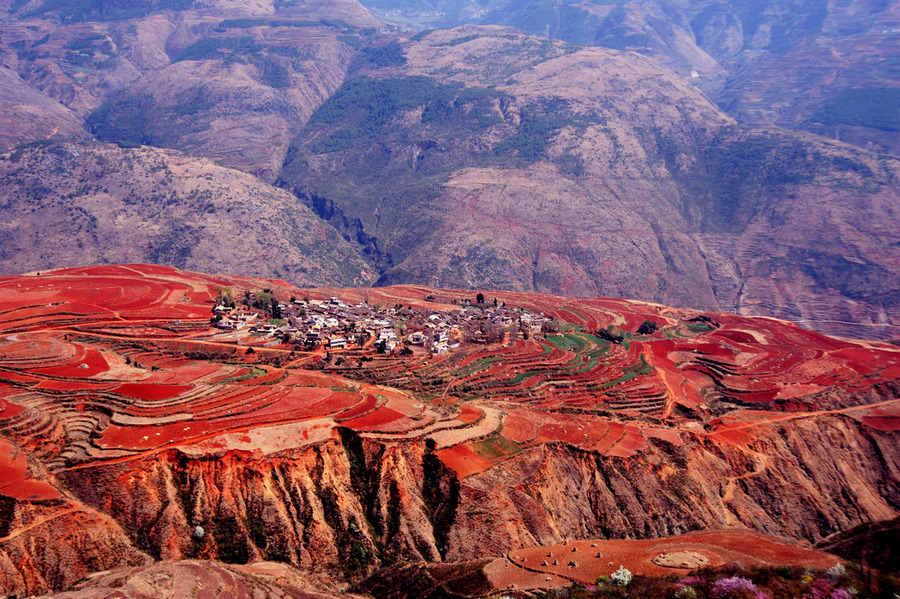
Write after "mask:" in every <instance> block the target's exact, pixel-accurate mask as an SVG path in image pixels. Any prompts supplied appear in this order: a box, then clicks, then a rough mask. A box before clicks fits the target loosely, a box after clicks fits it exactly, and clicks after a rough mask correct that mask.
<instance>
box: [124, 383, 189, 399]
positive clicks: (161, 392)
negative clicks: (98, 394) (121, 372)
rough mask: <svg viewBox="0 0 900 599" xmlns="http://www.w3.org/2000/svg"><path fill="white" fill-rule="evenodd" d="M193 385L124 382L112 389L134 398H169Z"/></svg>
mask: <svg viewBox="0 0 900 599" xmlns="http://www.w3.org/2000/svg"><path fill="white" fill-rule="evenodd" d="M193 388H194V386H193V385H160V384H152V383H125V384H124V385H120V386H118V387H116V388H115V389H113V392H114V393H118V394H119V395H127V396H128V397H134V398H136V399H150V400H152V399H170V398H172V397H176V396H178V395H181V394H182V393H185V392H187V391H190V390H191V389H193Z"/></svg>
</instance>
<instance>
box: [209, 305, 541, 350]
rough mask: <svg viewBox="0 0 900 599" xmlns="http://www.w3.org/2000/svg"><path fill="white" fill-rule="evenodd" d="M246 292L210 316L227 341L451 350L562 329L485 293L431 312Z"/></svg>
mask: <svg viewBox="0 0 900 599" xmlns="http://www.w3.org/2000/svg"><path fill="white" fill-rule="evenodd" d="M260 295H263V296H264V299H263V301H260V300H259V298H258V297H252V298H251V297H250V296H245V298H244V299H245V300H246V301H245V303H244V305H237V304H236V303H235V302H234V301H230V302H229V301H227V300H225V301H222V302H221V303H219V304H218V305H216V306H215V308H214V309H213V314H214V316H213V317H212V318H211V319H210V323H211V325H212V326H213V327H215V328H216V329H218V330H219V331H220V333H219V334H218V335H216V338H217V339H218V340H220V341H231V342H234V343H237V344H239V345H250V346H253V345H262V346H273V345H290V346H292V347H293V348H295V349H297V350H302V351H309V352H316V351H326V352H332V351H336V350H345V351H346V350H364V351H372V352H375V353H379V354H395V355H409V354H412V353H426V354H447V353H450V352H452V351H453V350H455V349H458V348H459V347H461V346H462V345H465V344H475V345H486V344H491V343H500V342H503V341H506V340H509V339H511V338H512V339H515V338H525V339H527V338H529V336H531V335H534V334H537V333H541V332H555V331H556V330H557V329H558V325H557V323H556V322H555V321H554V320H553V318H552V317H551V316H545V315H544V314H542V313H541V314H538V313H534V312H530V311H527V310H524V309H521V308H518V307H511V306H506V305H505V304H504V303H503V302H498V301H497V300H496V299H495V300H493V301H492V302H485V300H484V296H483V295H482V294H481V293H479V294H477V296H476V297H475V298H474V299H473V301H468V300H465V301H463V302H462V303H461V304H460V305H459V307H458V308H455V309H452V310H448V309H434V310H429V309H426V308H422V307H414V306H403V305H399V304H398V305H395V306H392V307H384V306H373V305H369V304H367V303H357V304H347V303H344V302H343V301H342V300H341V299H340V298H338V297H331V298H329V299H327V300H319V299H310V298H302V299H298V298H291V299H290V300H289V301H287V302H278V301H277V300H275V299H274V298H272V297H269V296H268V294H265V293H263V294H260Z"/></svg>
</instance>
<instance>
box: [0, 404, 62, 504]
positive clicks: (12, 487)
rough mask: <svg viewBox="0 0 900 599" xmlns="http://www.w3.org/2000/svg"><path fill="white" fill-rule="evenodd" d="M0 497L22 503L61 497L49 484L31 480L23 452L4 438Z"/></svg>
mask: <svg viewBox="0 0 900 599" xmlns="http://www.w3.org/2000/svg"><path fill="white" fill-rule="evenodd" d="M0 401H2V400H0ZM0 495H6V496H7V497H12V498H14V499H19V500H24V501H40V500H47V499H58V498H60V497H61V495H60V493H59V491H58V490H56V488H54V487H53V486H52V485H50V484H49V483H47V482H45V481H42V480H36V479H34V478H32V476H31V474H30V473H29V472H28V463H27V460H26V457H25V452H23V451H22V450H20V449H19V448H18V447H16V446H15V445H13V444H12V442H11V441H10V440H9V439H7V438H5V437H0Z"/></svg>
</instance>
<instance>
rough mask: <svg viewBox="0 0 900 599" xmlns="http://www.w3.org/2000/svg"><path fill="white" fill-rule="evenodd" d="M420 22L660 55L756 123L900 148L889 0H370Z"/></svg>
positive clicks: (897, 47) (898, 17)
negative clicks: (492, 28)
mask: <svg viewBox="0 0 900 599" xmlns="http://www.w3.org/2000/svg"><path fill="white" fill-rule="evenodd" d="M365 3H366V4H367V5H368V6H369V7H371V8H373V10H376V11H377V12H378V13H379V14H381V15H382V16H383V17H384V18H386V19H388V20H400V21H406V22H410V23H412V24H413V25H414V26H417V27H418V28H420V29H423V28H428V27H436V26H437V27H450V26H455V25H461V24H464V23H478V24H492V25H508V26H512V27H517V28H519V29H522V30H525V31H528V32H530V33H533V34H536V35H542V36H547V37H550V38H554V39H559V40H563V41H566V42H570V43H575V44H582V45H598V46H604V47H608V48H614V49H618V50H628V51H634V52H639V53H641V54H644V55H647V56H650V57H652V58H654V59H655V60H657V61H659V62H660V63H662V64H664V65H666V66H668V67H670V68H672V69H673V70H675V71H676V72H678V73H680V74H682V75H683V76H685V77H690V78H691V80H692V82H693V83H694V84H696V85H698V86H699V87H700V88H701V89H703V90H704V91H705V92H706V93H708V94H709V95H710V97H712V98H713V99H714V100H715V101H716V102H717V103H718V104H719V105H720V106H721V107H722V108H723V109H724V110H725V111H726V112H728V113H729V114H730V115H731V116H733V117H735V118H736V119H738V120H739V121H740V122H742V123H744V124H750V125H778V126H782V127H788V128H791V129H802V130H807V131H812V132H815V133H818V134H822V135H826V136H828V137H831V138H835V139H841V140H844V141H847V142H850V143H853V144H856V145H858V146H860V147H863V148H866V149H869V150H873V151H876V152H887V153H891V154H893V155H895V156H896V155H898V154H900V135H898V131H900V124H898V123H900V121H898V118H900V112H898V107H900V100H898V93H900V92H898V88H897V86H896V81H897V80H898V79H900V77H898V75H900V73H898V64H897V61H896V60H894V59H893V57H895V56H896V55H897V53H898V51H900V37H898V35H897V33H896V32H897V27H898V25H900V12H898V8H897V6H896V5H895V4H893V3H890V2H884V1H883V0H848V1H835V0H831V1H827V2H826V1H822V2H820V1H818V0H791V1H790V2H776V1H774V0H751V1H743V2H735V1H730V0H663V1H658V0H616V1H606V0H604V1H599V0H588V1H585V2H577V3H575V2H562V1H559V0H495V1H492V2H488V3H484V2H472V1H471V0H436V1H435V2H431V3H429V4H428V5H425V6H421V5H418V4H410V3H408V2H405V1H403V0H367V1H366V2H365Z"/></svg>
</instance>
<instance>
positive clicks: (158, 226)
mask: <svg viewBox="0 0 900 599" xmlns="http://www.w3.org/2000/svg"><path fill="white" fill-rule="evenodd" d="M0 179H2V180H3V185H2V186H0V209H2V210H3V212H4V213H5V214H6V215H7V217H6V218H5V219H4V221H3V223H2V224H0V264H2V267H0V273H3V274H14V273H21V272H29V271H41V270H46V269H48V268H51V267H58V266H74V265H78V264H82V263H86V264H109V263H128V262H134V261H146V262H154V263H164V264H172V265H175V266H180V267H193V268H199V267H201V266H204V267H206V266H210V265H215V266H216V267H217V268H219V269H221V272H223V273H235V274H242V273H247V272H258V273H265V274H267V275H269V276H271V277H276V278H283V279H290V280H292V281H305V282H306V284H317V283H320V282H321V281H335V282H339V281H340V282H343V283H344V284H347V285H357V284H366V283H368V281H369V279H370V275H369V274H368V271H367V269H368V268H369V267H368V264H367V262H366V261H365V260H364V259H363V258H362V256H361V255H360V254H359V253H358V252H357V251H356V249H355V248H354V247H353V246H351V245H350V244H349V243H348V242H347V241H345V240H344V239H343V238H341V237H340V236H339V235H338V234H337V233H336V232H335V231H334V229H333V228H332V227H330V226H328V225H327V224H325V223H323V222H322V221H321V220H319V218H318V217H317V216H316V215H314V214H313V213H312V212H311V211H310V210H309V209H308V208H306V207H305V206H303V205H298V204H297V202H295V201H294V198H293V197H292V196H291V195H290V194H289V193H287V192H285V191H283V190H281V189H277V188H274V187H271V186H269V185H266V184H265V183H263V182H262V181H260V180H259V179H256V178H254V177H252V176H250V175H247V174H244V173H240V172H238V171H234V170H231V169H226V168H223V167H220V166H216V165H215V164H213V163H212V162H210V161H209V160H206V159H202V158H193V157H189V156H185V155H183V154H180V153H178V152H174V151H168V150H159V149H155V148H150V147H143V148H139V149H124V148H119V147H116V146H111V145H107V144H101V143H96V142H95V143H85V144H77V143H59V142H48V143H46V144H39V145H36V146H34V147H30V148H27V149H21V150H16V151H15V152H13V153H11V154H7V155H5V156H0Z"/></svg>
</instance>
